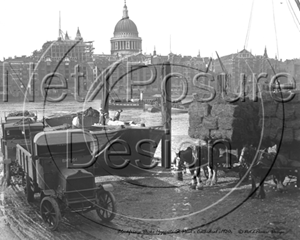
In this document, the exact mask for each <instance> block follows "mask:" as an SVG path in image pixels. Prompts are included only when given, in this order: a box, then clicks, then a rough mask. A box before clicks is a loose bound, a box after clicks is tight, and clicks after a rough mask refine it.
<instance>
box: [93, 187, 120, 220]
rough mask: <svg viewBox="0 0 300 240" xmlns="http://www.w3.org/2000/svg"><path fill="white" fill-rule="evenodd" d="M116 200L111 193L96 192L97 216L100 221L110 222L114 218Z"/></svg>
mask: <svg viewBox="0 0 300 240" xmlns="http://www.w3.org/2000/svg"><path fill="white" fill-rule="evenodd" d="M116 210H117V209H116V199H115V196H114V195H113V194H112V193H111V192H107V191H98V192H97V208H96V211H97V214H98V216H99V217H100V218H101V220H102V221H105V222H110V221H111V220H113V219H114V217H115V216H116Z"/></svg>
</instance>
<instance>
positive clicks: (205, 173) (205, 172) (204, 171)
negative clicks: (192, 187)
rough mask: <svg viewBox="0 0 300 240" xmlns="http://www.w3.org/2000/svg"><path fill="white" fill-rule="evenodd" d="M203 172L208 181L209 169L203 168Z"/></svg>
mask: <svg viewBox="0 0 300 240" xmlns="http://www.w3.org/2000/svg"><path fill="white" fill-rule="evenodd" d="M201 169H202V171H203V174H204V176H205V178H206V180H207V179H208V171H207V168H206V167H201Z"/></svg>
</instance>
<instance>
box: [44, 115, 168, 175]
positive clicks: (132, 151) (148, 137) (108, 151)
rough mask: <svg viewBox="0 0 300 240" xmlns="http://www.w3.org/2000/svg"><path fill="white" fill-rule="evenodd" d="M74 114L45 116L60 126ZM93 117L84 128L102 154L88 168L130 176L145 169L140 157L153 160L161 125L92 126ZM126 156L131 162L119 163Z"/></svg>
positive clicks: (103, 172)
mask: <svg viewBox="0 0 300 240" xmlns="http://www.w3.org/2000/svg"><path fill="white" fill-rule="evenodd" d="M75 116H76V114H68V115H64V116H59V117H57V118H55V117H51V118H47V119H45V123H47V124H48V125H49V126H51V127H53V128H57V127H58V126H62V125H64V124H71V123H72V119H73V117H75ZM90 118H91V119H90V122H88V121H87V120H84V121H85V123H86V124H84V126H83V128H84V129H85V130H86V131H88V132H90V133H91V134H92V135H93V136H94V137H95V138H96V139H97V142H98V144H97V145H98V151H99V156H97V158H96V159H95V162H94V164H93V166H89V167H87V168H88V170H89V171H92V172H93V173H94V174H95V175H96V176H102V175H112V174H113V175H122V176H129V175H132V174H134V173H141V172H143V171H146V170H145V169H143V168H142V167H141V165H140V164H139V162H137V160H140V163H141V164H143V165H150V164H151V163H152V160H153V157H154V154H155V151H156V148H157V146H158V144H159V142H160V140H161V139H162V136H163V134H164V131H163V130H162V129H160V127H156V128H155V127H153V128H151V127H136V126H107V125H105V126H103V125H93V126H92V124H91V123H92V122H93V120H94V119H93V118H92V117H90ZM127 159H128V161H129V163H128V164H127V165H126V166H124V167H120V166H121V165H122V164H124V162H125V160H127ZM116 166H117V167H116Z"/></svg>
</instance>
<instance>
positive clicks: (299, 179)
mask: <svg viewBox="0 0 300 240" xmlns="http://www.w3.org/2000/svg"><path fill="white" fill-rule="evenodd" d="M297 188H300V168H297Z"/></svg>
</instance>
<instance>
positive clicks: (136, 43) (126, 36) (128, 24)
mask: <svg viewBox="0 0 300 240" xmlns="http://www.w3.org/2000/svg"><path fill="white" fill-rule="evenodd" d="M110 42H111V54H112V55H118V56H124V55H130V54H134V53H139V52H142V39H141V38H140V37H139V32H138V30H137V27H136V25H135V23H134V22H133V21H132V20H131V19H129V15H128V10H127V6H126V2H125V4H124V8H123V17H122V19H121V20H120V21H119V22H118V23H117V25H116V26H115V31H114V36H113V37H112V38H111V40H110Z"/></svg>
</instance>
